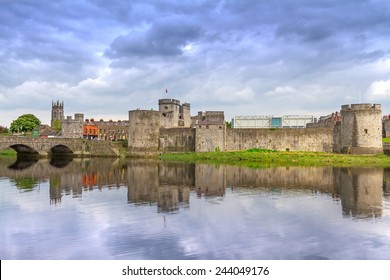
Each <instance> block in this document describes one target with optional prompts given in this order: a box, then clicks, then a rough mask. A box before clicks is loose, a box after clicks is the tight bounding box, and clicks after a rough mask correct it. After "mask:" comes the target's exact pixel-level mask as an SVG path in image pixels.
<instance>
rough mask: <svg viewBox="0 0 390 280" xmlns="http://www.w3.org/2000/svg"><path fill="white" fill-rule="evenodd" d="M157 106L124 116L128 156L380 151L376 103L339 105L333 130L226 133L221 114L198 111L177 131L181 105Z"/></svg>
mask: <svg viewBox="0 0 390 280" xmlns="http://www.w3.org/2000/svg"><path fill="white" fill-rule="evenodd" d="M159 105H160V110H161V111H143V110H136V111H130V112H129V118H130V120H129V121H130V125H129V143H128V151H129V153H130V154H137V153H138V154H140V153H141V154H142V153H154V154H156V153H161V152H190V151H195V152H210V151H240V150H247V149H252V148H261V149H270V150H279V151H286V150H287V151H311V152H337V153H340V152H341V153H353V154H376V153H383V146H382V118H381V106H380V105H378V104H374V105H371V104H352V105H343V106H342V110H341V121H340V122H337V123H336V124H335V125H334V126H333V127H316V128H282V129H263V128H258V129H249V128H234V129H227V128H226V125H225V120H224V113H223V112H205V113H202V112H200V113H199V114H198V116H196V117H194V118H193V123H192V126H193V127H194V128H191V127H184V128H179V127H178V126H174V125H175V124H176V120H177V119H176V117H177V118H178V120H179V121H178V122H177V123H178V124H179V123H180V119H181V116H182V115H181V114H180V113H181V111H180V110H181V109H180V106H181V105H180V102H179V101H178V100H170V99H164V100H160V101H159ZM161 106H162V107H161ZM183 106H184V105H183ZM186 107H187V106H186ZM188 108H189V104H188ZM186 110H187V109H186ZM188 111H189V110H188ZM172 116H175V117H174V121H172V120H171V118H172ZM167 118H168V120H167Z"/></svg>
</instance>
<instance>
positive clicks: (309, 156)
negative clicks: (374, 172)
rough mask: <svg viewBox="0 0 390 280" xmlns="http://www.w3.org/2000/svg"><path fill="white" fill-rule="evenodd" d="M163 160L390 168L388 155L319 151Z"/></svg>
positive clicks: (187, 155)
mask: <svg viewBox="0 0 390 280" xmlns="http://www.w3.org/2000/svg"><path fill="white" fill-rule="evenodd" d="M159 158H160V159H163V160H174V161H186V162H207V163H216V164H229V165H245V166H248V167H254V168H260V167H270V166H378V167H390V157H389V156H386V155H346V154H333V153H319V152H280V151H271V150H264V149H251V150H246V151H239V152H206V153H179V154H163V155H160V156H159Z"/></svg>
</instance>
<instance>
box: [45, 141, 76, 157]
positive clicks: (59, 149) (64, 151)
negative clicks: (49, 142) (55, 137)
mask: <svg viewBox="0 0 390 280" xmlns="http://www.w3.org/2000/svg"><path fill="white" fill-rule="evenodd" d="M50 153H51V154H52V155H70V154H73V151H72V150H71V149H70V148H69V147H68V146H66V145H62V144H59V145H55V146H53V147H51V149H50Z"/></svg>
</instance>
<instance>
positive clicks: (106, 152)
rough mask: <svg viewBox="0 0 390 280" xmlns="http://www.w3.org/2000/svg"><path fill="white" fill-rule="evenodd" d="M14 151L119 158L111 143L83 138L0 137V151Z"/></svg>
mask: <svg viewBox="0 0 390 280" xmlns="http://www.w3.org/2000/svg"><path fill="white" fill-rule="evenodd" d="M7 148H12V149H14V150H15V151H16V152H17V153H18V154H35V155H38V156H40V157H46V156H49V155H52V154H72V155H74V156H81V157H82V156H117V155H119V151H118V150H117V149H115V148H113V145H112V144H111V142H110V141H96V140H86V139H81V138H78V139H77V138H76V139H75V138H39V139H34V138H31V137H22V136H3V137H0V150H4V149H7Z"/></svg>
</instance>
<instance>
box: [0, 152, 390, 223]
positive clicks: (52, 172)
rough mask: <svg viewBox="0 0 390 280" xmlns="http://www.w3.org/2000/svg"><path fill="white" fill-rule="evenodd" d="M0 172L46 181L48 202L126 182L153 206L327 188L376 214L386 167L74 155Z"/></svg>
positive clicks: (359, 213) (361, 212)
mask: <svg viewBox="0 0 390 280" xmlns="http://www.w3.org/2000/svg"><path fill="white" fill-rule="evenodd" d="M0 176H1V177H8V178H10V181H11V182H12V184H13V185H15V186H16V187H17V188H18V189H20V190H23V191H26V190H27V191H31V190H33V189H34V188H36V187H37V186H38V185H39V182H41V181H48V182H49V184H50V192H49V194H50V198H49V200H50V204H60V203H61V201H62V197H63V196H72V197H74V198H79V197H82V195H83V192H88V191H93V190H95V189H97V190H101V189H103V188H108V189H112V188H114V189H117V188H127V202H128V203H130V204H134V205H152V206H153V207H157V212H170V213H171V212H173V213H176V212H180V209H187V208H189V207H190V193H191V192H194V193H196V195H197V197H201V198H205V199H213V198H223V197H224V196H225V192H226V191H227V190H231V191H234V192H237V193H240V192H245V193H249V194H250V193H253V194H266V195H275V194H279V195H283V194H286V193H287V194H288V193H289V192H296V191H305V192H312V193H321V194H328V195H330V196H332V197H333V198H334V199H335V200H336V201H341V212H342V214H343V215H344V216H345V217H354V218H378V217H381V215H382V211H383V205H382V203H383V202H382V201H383V197H384V196H388V195H389V193H390V192H389V189H390V187H389V186H390V183H389V182H390V170H388V169H385V170H384V169H381V168H352V167H350V168H334V167H321V168H319V167H315V168H314V167H313V168H310V167H280V168H270V169H249V168H245V167H237V166H222V165H221V166H216V165H208V164H187V163H172V162H162V161H156V160H129V161H123V160H119V159H73V160H67V159H66V160H61V159H60V161H53V160H39V161H37V162H33V163H31V161H29V162H22V161H21V160H20V159H18V161H17V162H15V163H13V164H10V163H9V162H7V160H1V161H0Z"/></svg>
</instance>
